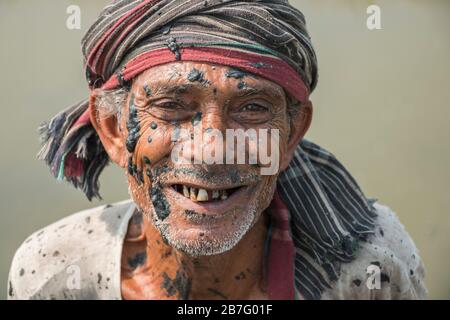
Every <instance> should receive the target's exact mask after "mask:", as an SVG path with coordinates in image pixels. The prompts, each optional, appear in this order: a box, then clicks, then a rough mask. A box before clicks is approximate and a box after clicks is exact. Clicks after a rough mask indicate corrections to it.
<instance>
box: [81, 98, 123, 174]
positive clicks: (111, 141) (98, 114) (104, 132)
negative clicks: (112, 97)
mask: <svg viewBox="0 0 450 320" xmlns="http://www.w3.org/2000/svg"><path fill="white" fill-rule="evenodd" d="M96 99H97V91H96V90H94V91H92V93H91V96H90V97H89V114H90V118H91V123H92V126H93V127H94V129H95V131H96V132H97V134H98V136H99V138H100V141H101V142H102V144H103V147H104V148H105V150H106V153H107V154H108V156H109V158H110V159H111V160H112V161H113V162H115V163H116V164H117V165H119V166H120V167H122V168H125V167H126V166H127V155H126V151H125V150H126V149H125V145H124V139H123V138H122V132H121V131H120V130H119V124H118V120H117V115H110V114H106V113H105V112H104V111H102V110H98V109H97V108H96V106H95V105H96V103H95V102H96Z"/></svg>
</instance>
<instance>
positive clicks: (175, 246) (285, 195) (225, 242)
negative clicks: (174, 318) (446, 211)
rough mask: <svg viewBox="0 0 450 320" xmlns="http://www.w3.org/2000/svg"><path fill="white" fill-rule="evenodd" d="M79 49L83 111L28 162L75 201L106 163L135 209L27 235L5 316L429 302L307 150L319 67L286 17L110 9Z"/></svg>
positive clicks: (398, 255) (416, 278) (318, 152)
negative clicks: (50, 303)
mask: <svg viewBox="0 0 450 320" xmlns="http://www.w3.org/2000/svg"><path fill="white" fill-rule="evenodd" d="M82 45H83V53H84V55H85V59H86V60H85V62H86V63H85V65H86V70H87V79H88V82H89V86H90V99H89V100H87V101H83V102H81V103H79V104H76V105H74V106H72V107H70V108H68V109H66V110H64V111H63V112H61V113H60V114H58V115H57V116H55V117H54V118H53V119H52V120H51V121H50V122H49V123H48V124H45V125H44V126H43V127H42V135H43V142H44V143H43V148H42V150H41V152H40V158H41V159H43V160H45V161H46V163H47V164H49V166H50V168H51V171H52V173H53V174H54V175H55V176H56V177H57V178H58V179H65V180H67V181H69V182H71V183H73V184H74V186H75V187H77V188H80V189H82V190H83V191H84V192H85V194H86V195H87V197H88V198H89V200H91V199H92V198H94V197H99V193H98V191H99V185H98V178H99V175H100V173H101V171H102V170H103V168H104V167H105V166H106V165H107V164H108V162H109V161H112V162H114V163H115V164H117V165H118V166H119V167H121V168H123V169H124V172H125V173H126V176H127V180H128V185H129V192H130V195H131V198H132V200H129V201H125V202H121V203H117V204H114V205H108V206H103V207H99V208H95V209H91V210H87V211H83V212H80V213H77V214H74V215H71V216H69V217H66V218H64V219H62V220H61V221H59V222H56V223H55V224H52V225H51V226H48V227H46V228H44V229H42V230H40V231H37V232H36V233H35V234H33V235H31V236H30V237H29V238H28V239H27V240H26V241H25V242H24V244H23V245H22V246H21V247H20V248H19V249H18V251H17V253H16V255H15V257H14V261H13V263H12V267H11V271H10V278H9V288H8V297H9V298H10V299H404V298H409V299H416V298H423V297H424V296H425V293H426V290H425V287H424V284H423V273H424V271H423V266H422V262H421V260H420V257H419V255H418V253H417V250H416V248H415V246H414V243H413V242H412V240H411V239H410V237H409V236H408V234H407V233H406V231H405V230H404V228H403V226H402V225H401V223H400V222H399V221H398V219H397V217H396V215H395V214H394V213H393V212H392V211H391V210H390V209H389V208H387V207H385V206H383V205H381V204H379V203H376V201H375V200H369V199H367V198H366V197H365V196H364V195H363V193H362V191H361V190H360V188H359V187H358V185H357V184H356V182H355V181H354V179H353V178H352V177H351V175H350V174H349V173H348V172H347V170H346V169H345V168H344V167H343V166H342V165H341V164H340V163H339V162H338V161H337V160H336V158H335V157H334V156H333V155H332V154H331V153H329V152H327V151H326V150H324V149H322V148H320V147H319V146H317V145H315V144H313V143H311V142H308V141H306V140H304V139H303V137H304V135H305V133H306V132H307V130H308V128H309V125H310V123H311V119H312V104H311V102H310V100H309V96H310V93H311V92H312V90H313V89H314V87H315V86H316V82H317V67H316V65H317V63H316V56H315V53H314V50H313V47H312V45H311V42H310V38H309V36H308V33H307V31H306V27H305V20H304V17H303V15H302V14H301V12H299V11H298V10H297V9H295V8H293V7H292V6H291V5H290V4H289V3H288V1H284V0H276V1H223V0H220V1H218V0H206V1H205V0H202V1H198V0H192V1H168V0H162V1H156V0H135V1H131V0H122V1H115V2H113V3H112V4H111V5H109V6H108V7H106V8H105V9H104V11H103V12H102V13H101V14H100V16H99V18H98V20H97V21H96V22H95V23H94V25H93V26H92V27H91V28H90V30H89V31H88V33H87V35H86V36H85V38H84V39H83V42H82ZM230 130H231V133H235V135H234V136H233V135H232V136H231V138H230V137H229V136H228V135H226V134H225V133H228V132H230ZM250 131H251V132H253V133H254V135H253V136H252V135H250V134H248V132H250ZM211 132H214V133H215V135H214V136H212V135H209V136H208V133H211ZM221 134H222V135H221ZM242 134H245V136H244V138H243V140H242V139H241V140H240V141H241V142H237V143H235V140H234V139H235V138H237V139H238V140H239V138H242V136H241V135H242ZM230 139H231V140H232V142H231V143H230V141H229V140H230ZM224 140H228V141H224ZM261 141H262V142H265V143H260V142H261ZM235 145H238V146H241V147H242V146H244V147H245V148H244V150H245V151H244V152H243V153H242V152H240V153H239V152H237V153H236V152H234V154H233V153H229V151H230V150H231V151H233V150H234V151H235V150H236V149H235V148H234V147H235ZM180 146H181V148H180ZM192 147H193V148H192ZM196 149H197V150H196ZM205 149H207V151H208V150H209V152H205ZM199 150H200V151H199ZM204 155H207V156H206V157H202V156H204ZM208 155H210V156H209V157H208ZM263 155H270V159H269V160H270V161H269V162H267V161H263V160H264V157H263ZM241 156H243V158H244V161H242V159H241V161H239V158H240V157H241ZM211 158H213V160H214V161H210V160H211ZM224 158H226V161H225V160H224ZM241 158H242V157H241ZM265 158H266V160H267V157H265ZM250 160H254V161H253V162H251V161H250ZM274 164H275V166H274ZM269 167H270V168H272V169H273V168H275V170H274V171H273V170H272V171H273V172H270V170H269V174H268V173H267V172H268V170H264V169H268V168H269Z"/></svg>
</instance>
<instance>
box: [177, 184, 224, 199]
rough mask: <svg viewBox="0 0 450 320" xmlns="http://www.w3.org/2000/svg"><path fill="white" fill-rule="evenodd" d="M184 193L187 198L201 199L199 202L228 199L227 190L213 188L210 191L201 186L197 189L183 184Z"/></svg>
mask: <svg viewBox="0 0 450 320" xmlns="http://www.w3.org/2000/svg"><path fill="white" fill-rule="evenodd" d="M177 190H178V191H181V190H180V188H179V187H178V188H177ZM182 193H183V195H184V196H185V197H186V198H189V199H191V200H192V201H199V202H202V201H210V200H226V199H228V191H227V190H212V191H209V192H208V191H206V190H205V189H201V188H200V189H197V188H193V187H188V186H185V185H183V187H182Z"/></svg>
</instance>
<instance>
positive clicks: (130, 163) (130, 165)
mask: <svg viewBox="0 0 450 320" xmlns="http://www.w3.org/2000/svg"><path fill="white" fill-rule="evenodd" d="M128 174H129V175H130V176H132V175H134V167H133V158H132V157H129V158H128Z"/></svg>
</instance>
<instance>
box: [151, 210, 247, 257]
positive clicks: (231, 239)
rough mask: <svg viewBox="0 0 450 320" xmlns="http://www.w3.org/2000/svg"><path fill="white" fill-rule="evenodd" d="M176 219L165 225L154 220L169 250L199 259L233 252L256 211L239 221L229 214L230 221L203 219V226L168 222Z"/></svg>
mask: <svg viewBox="0 0 450 320" xmlns="http://www.w3.org/2000/svg"><path fill="white" fill-rule="evenodd" d="M175 216H176V215H175V214H174V215H172V216H171V217H169V218H168V219H167V220H166V221H160V220H157V219H156V220H154V224H155V227H156V228H157V229H158V230H159V232H160V233H161V236H162V238H163V239H164V240H165V241H166V242H167V243H168V244H169V245H170V246H172V247H173V248H175V249H176V250H179V251H181V252H183V253H185V254H186V255H189V256H192V257H198V256H211V255H217V254H221V253H224V252H227V251H229V250H231V249H232V248H234V247H235V246H236V245H237V244H238V243H239V241H240V240H241V239H242V238H243V237H244V236H245V234H246V233H247V232H248V231H249V230H250V229H251V228H252V227H253V225H254V222H255V221H254V220H255V216H256V210H249V211H247V212H245V214H244V215H241V216H239V218H238V219H237V216H233V215H232V214H231V215H230V217H229V218H230V219H223V220H222V219H212V218H211V217H207V216H206V217H205V216H202V218H203V219H206V220H205V221H203V223H202V222H200V221H192V220H189V219H186V220H185V219H182V221H175V220H177V219H171V218H175ZM208 218H209V219H208ZM200 219H201V218H200ZM169 220H171V221H169Z"/></svg>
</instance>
